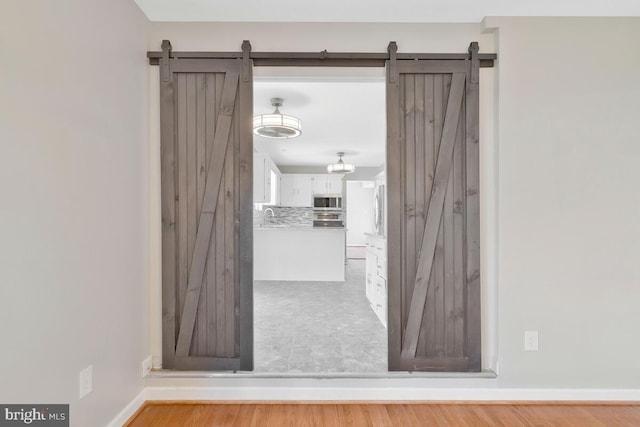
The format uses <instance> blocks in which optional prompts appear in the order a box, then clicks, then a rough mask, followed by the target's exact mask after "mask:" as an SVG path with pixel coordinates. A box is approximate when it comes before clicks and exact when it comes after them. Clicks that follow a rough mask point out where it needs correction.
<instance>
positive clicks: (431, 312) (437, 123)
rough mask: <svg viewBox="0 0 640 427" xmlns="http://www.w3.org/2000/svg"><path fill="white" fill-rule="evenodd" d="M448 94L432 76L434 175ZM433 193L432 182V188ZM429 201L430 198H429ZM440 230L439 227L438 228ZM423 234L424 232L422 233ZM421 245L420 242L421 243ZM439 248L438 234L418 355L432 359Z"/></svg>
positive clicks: (442, 83) (440, 78)
mask: <svg viewBox="0 0 640 427" xmlns="http://www.w3.org/2000/svg"><path fill="white" fill-rule="evenodd" d="M447 98H448V93H446V89H445V80H444V76H443V75H442V74H435V75H434V76H433V99H434V101H433V106H434V107H433V108H434V111H433V122H434V124H433V130H434V132H433V144H432V146H431V147H430V149H431V152H432V155H433V159H434V173H435V167H436V165H435V164H436V162H437V159H438V151H439V150H440V140H441V139H442V128H443V126H444V120H445V110H446V107H447ZM430 191H433V180H432V188H431V189H430ZM429 200H431V197H429ZM440 228H441V227H440ZM423 233H424V231H423ZM421 244H422V242H421ZM440 247H441V241H440V233H438V243H436V251H435V254H434V260H433V266H432V267H431V275H430V277H429V289H428V291H427V301H426V304H425V310H424V314H423V316H422V322H423V325H425V327H424V332H423V336H424V348H423V352H422V353H418V354H419V355H420V356H423V357H433V356H434V355H435V344H436V297H435V295H436V287H437V286H438V285H440V284H441V281H440V275H441V274H442V271H441V269H440V257H439V253H438V249H439V248H440Z"/></svg>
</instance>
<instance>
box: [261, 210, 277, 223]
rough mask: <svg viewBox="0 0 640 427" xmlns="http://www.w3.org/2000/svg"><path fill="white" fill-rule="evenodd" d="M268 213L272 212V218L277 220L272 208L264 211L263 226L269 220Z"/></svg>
mask: <svg viewBox="0 0 640 427" xmlns="http://www.w3.org/2000/svg"><path fill="white" fill-rule="evenodd" d="M267 211H270V212H271V218H275V216H276V214H275V213H274V212H273V209H271V208H267V209H265V210H264V212H263V213H262V224H264V223H265V222H266V220H267Z"/></svg>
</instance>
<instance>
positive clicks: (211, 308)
mask: <svg viewBox="0 0 640 427" xmlns="http://www.w3.org/2000/svg"><path fill="white" fill-rule="evenodd" d="M163 47H164V46H163ZM165 51H166V49H165ZM245 65H246V62H245ZM250 72H251V68H250V67H246V66H245V67H243V61H242V60H241V59H237V60H236V59H229V60H227V59H205V60H203V59H172V58H171V59H170V58H169V56H168V53H167V54H166V55H165V57H164V58H163V59H162V60H161V64H160V89H161V90H160V96H161V151H162V265H163V275H162V282H163V283H162V289H163V295H162V299H163V301H162V304H163V313H162V314H163V367H165V368H169V369H181V370H236V369H241V370H252V369H253V346H252V343H253V330H252V328H253V326H252V322H253V308H252V305H253V304H252V282H253V271H252V268H253V267H252V200H251V197H252V194H253V192H252V185H253V184H252V136H251V128H250V126H251V115H252V103H253V101H252V78H251V75H250Z"/></svg>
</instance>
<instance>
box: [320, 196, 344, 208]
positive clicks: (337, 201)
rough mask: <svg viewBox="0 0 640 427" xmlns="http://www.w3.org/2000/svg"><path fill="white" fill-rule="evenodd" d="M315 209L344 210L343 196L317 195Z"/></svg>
mask: <svg viewBox="0 0 640 427" xmlns="http://www.w3.org/2000/svg"><path fill="white" fill-rule="evenodd" d="M313 207H314V208H315V209H342V196H340V195H336V194H319V195H318V194H316V195H315V196H313Z"/></svg>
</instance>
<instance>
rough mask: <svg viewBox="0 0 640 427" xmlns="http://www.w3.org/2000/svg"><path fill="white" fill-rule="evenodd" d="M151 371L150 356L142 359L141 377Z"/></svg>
mask: <svg viewBox="0 0 640 427" xmlns="http://www.w3.org/2000/svg"><path fill="white" fill-rule="evenodd" d="M149 372H151V356H149V357H147V358H146V359H144V360H143V361H142V377H143V378H144V377H146V376H147V375H149Z"/></svg>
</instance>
